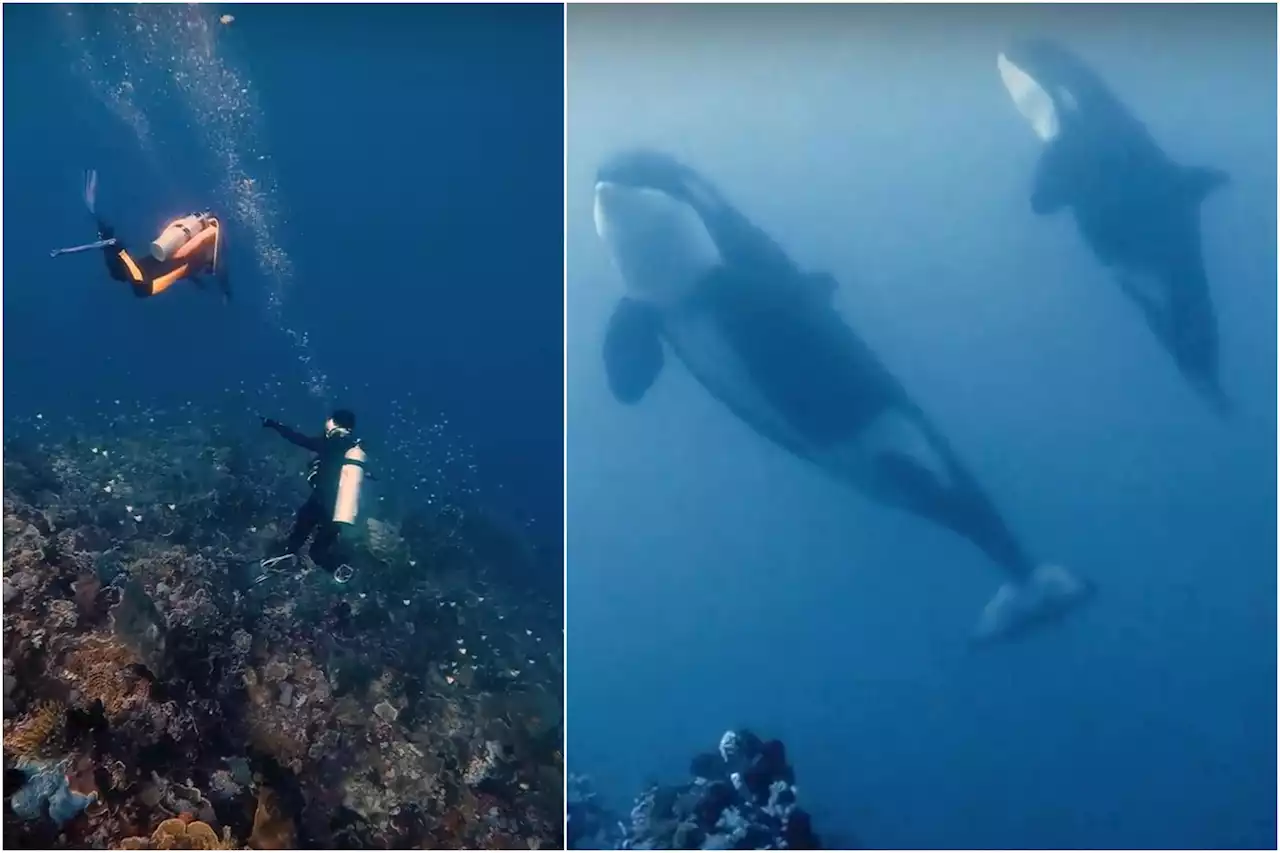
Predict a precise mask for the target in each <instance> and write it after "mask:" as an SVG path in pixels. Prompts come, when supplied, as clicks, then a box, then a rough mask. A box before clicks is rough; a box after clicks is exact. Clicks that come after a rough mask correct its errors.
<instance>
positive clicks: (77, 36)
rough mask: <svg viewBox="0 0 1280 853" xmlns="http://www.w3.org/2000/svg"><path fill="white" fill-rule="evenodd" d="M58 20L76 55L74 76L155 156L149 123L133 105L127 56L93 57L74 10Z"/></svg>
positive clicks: (133, 95)
mask: <svg viewBox="0 0 1280 853" xmlns="http://www.w3.org/2000/svg"><path fill="white" fill-rule="evenodd" d="M61 18H62V23H63V30H64V33H65V41H66V43H67V47H68V48H69V49H70V50H71V52H72V53H73V54H74V55H75V60H74V62H73V64H72V67H73V68H74V69H75V72H76V74H77V76H79V77H80V78H81V79H83V80H84V81H85V83H86V84H87V85H88V86H89V90H90V91H91V92H93V95H94V97H95V98H97V99H98V101H99V102H100V103H101V104H102V105H103V106H104V107H105V108H106V109H107V110H108V111H109V112H110V113H111V114H112V115H114V116H115V117H116V118H117V119H119V120H120V121H121V122H123V123H124V124H126V125H128V126H129V128H130V129H131V130H132V131H133V133H134V136H136V137H137V138H138V144H139V145H140V146H142V149H143V151H144V152H146V153H147V154H148V156H154V153H155V147H154V143H153V141H152V138H151V123H150V122H149V121H147V116H146V113H144V112H143V111H142V108H141V107H139V106H138V104H137V102H136V98H137V93H136V91H135V89H134V83H133V78H134V76H135V72H134V71H133V69H132V68H131V64H130V62H129V58H128V56H121V55H120V54H118V53H113V54H111V56H109V57H108V58H107V59H106V60H100V59H99V58H98V57H97V56H95V54H94V52H93V50H92V49H91V48H92V44H93V42H92V40H91V37H90V36H89V34H88V32H87V28H86V26H85V22H84V18H83V16H82V14H81V11H80V10H79V9H78V8H77V7H74V6H71V7H67V8H65V9H63V10H62V15H61ZM99 35H100V34H99ZM108 63H109V66H108ZM108 68H110V70H108Z"/></svg>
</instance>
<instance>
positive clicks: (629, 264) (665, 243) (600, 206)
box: [593, 181, 720, 304]
mask: <svg viewBox="0 0 1280 853" xmlns="http://www.w3.org/2000/svg"><path fill="white" fill-rule="evenodd" d="M593 216H594V219H595V226H596V234H598V235H599V237H600V239H601V240H603V241H604V243H605V246H606V247H607V248H608V250H609V255H610V257H611V258H612V259H613V263H614V265H615V266H616V267H617V268H618V272H619V273H620V274H621V275H622V278H623V281H624V283H625V285H626V288H627V291H628V293H629V294H630V295H631V296H633V297H635V298H637V299H643V300H645V301H648V302H654V303H658V304H672V303H674V302H677V301H679V300H680V299H682V298H683V297H684V296H685V295H687V294H688V293H689V291H690V290H691V289H692V288H693V286H694V285H696V284H697V282H698V281H699V280H700V279H701V278H702V277H703V276H704V275H705V274H706V273H707V272H708V271H709V270H711V269H712V268H714V267H715V266H716V265H717V264H719V263H720V252H719V250H718V249H717V248H716V244H715V241H714V240H712V239H711V235H710V233H708V231H707V227H706V225H705V224H704V223H703V222H702V218H701V217H700V216H699V215H698V212H697V211H696V210H694V209H693V207H692V206H690V205H688V204H686V203H685V202H683V201H681V200H680V199H677V198H674V197H673V196H670V195H668V194H666V193H664V192H662V191H661V190H656V189H651V188H648V187H631V186H625V185H622V184H615V183H610V182H608V181H601V182H599V183H597V184H596V191H595V205H594V209H593Z"/></svg>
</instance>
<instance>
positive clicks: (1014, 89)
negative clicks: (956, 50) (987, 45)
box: [996, 53, 1062, 142]
mask: <svg viewBox="0 0 1280 853" xmlns="http://www.w3.org/2000/svg"><path fill="white" fill-rule="evenodd" d="M996 66H997V67H999V69H1000V79H1001V80H1002V81H1004V87H1005V89H1006V90H1007V91H1008V92H1009V96H1010V97H1011V98H1013V105H1014V106H1015V107H1017V108H1018V112H1020V113H1022V117H1023V118H1025V119H1026V120H1027V123H1028V124H1030V125H1031V129H1032V131H1034V132H1035V135H1036V136H1038V137H1039V138H1040V141H1041V142H1052V141H1053V140H1054V139H1055V138H1056V137H1057V136H1058V133H1059V132H1061V129H1062V126H1061V123H1060V121H1059V119H1058V108H1057V105H1056V104H1054V102H1053V96H1052V95H1050V94H1049V93H1048V92H1047V91H1045V89H1044V87H1043V86H1041V85H1040V84H1039V83H1038V82H1036V79H1035V78H1034V77H1032V76H1031V75H1030V74H1028V73H1027V72H1025V71H1023V70H1022V69H1021V68H1019V67H1018V66H1017V65H1016V64H1015V63H1014V62H1012V61H1011V60H1010V59H1009V57H1007V56H1005V55H1004V54H1003V53H1001V54H1000V55H999V56H998V57H997V58H996Z"/></svg>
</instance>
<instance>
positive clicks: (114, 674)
mask: <svg viewBox="0 0 1280 853" xmlns="http://www.w3.org/2000/svg"><path fill="white" fill-rule="evenodd" d="M137 662H138V659H137V657H136V656H135V655H134V654H133V652H131V651H130V650H129V649H128V648H127V647H126V646H124V645H123V644H121V643H119V642H117V641H116V640H115V639H114V638H112V637H110V636H103V635H101V634H90V635H89V636H87V637H85V638H84V639H83V640H82V641H81V642H80V644H79V645H78V646H77V647H76V649H75V651H73V652H71V654H69V655H68V656H67V659H66V660H65V661H64V662H63V666H64V668H65V669H66V671H67V674H68V675H69V676H71V678H73V679H74V680H75V681H76V682H77V683H78V684H79V687H80V691H81V693H82V694H84V696H85V698H86V699H87V700H88V701H90V702H92V701H93V700H95V699H101V700H102V706H103V708H104V709H105V710H106V712H107V714H108V715H109V716H115V715H116V714H119V713H120V712H121V711H123V710H124V709H125V708H127V707H129V706H130V705H133V704H136V703H137V702H139V701H141V700H142V699H143V698H144V697H145V695H146V693H145V690H146V685H145V684H144V683H141V682H142V680H141V679H140V678H138V677H137V676H135V675H133V674H132V672H131V670H130V667H131V666H133V665H134V664H136V663H137Z"/></svg>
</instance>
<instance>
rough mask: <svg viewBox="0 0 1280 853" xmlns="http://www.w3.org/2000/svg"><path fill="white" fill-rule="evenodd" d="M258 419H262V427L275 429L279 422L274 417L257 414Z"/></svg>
mask: <svg viewBox="0 0 1280 853" xmlns="http://www.w3.org/2000/svg"><path fill="white" fill-rule="evenodd" d="M258 419H259V420H261V421H262V428H263V429H275V428H276V427H278V426H280V422H279V421H277V420H275V419H274V418H264V417H262V416H259V418H258Z"/></svg>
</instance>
